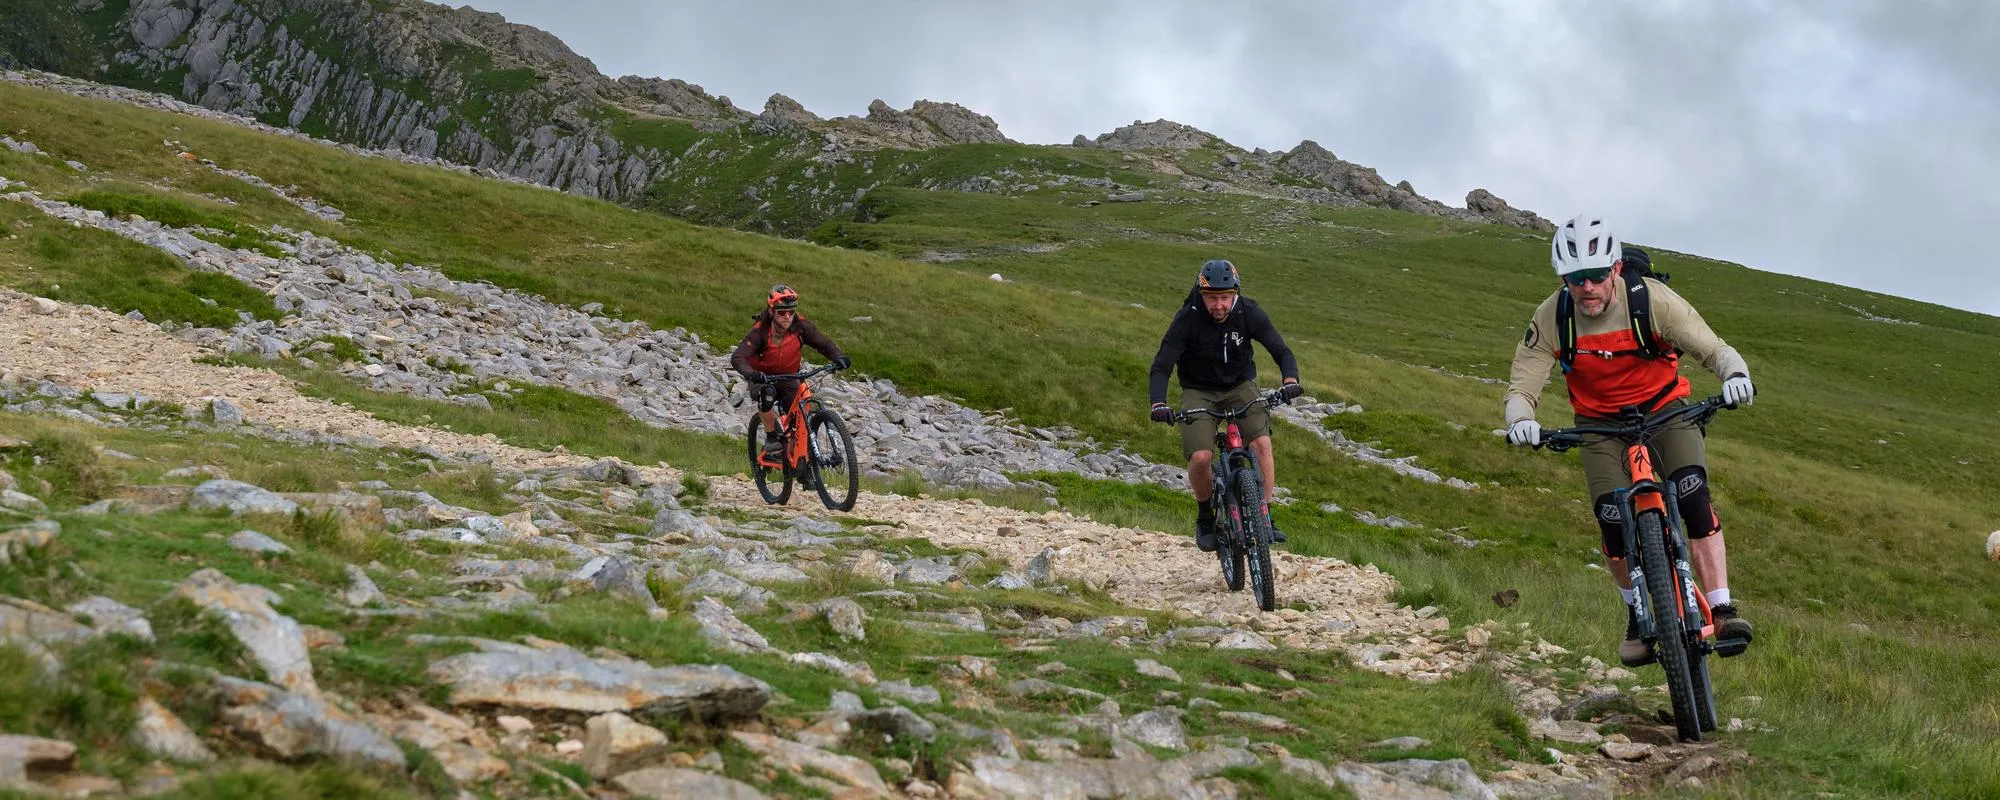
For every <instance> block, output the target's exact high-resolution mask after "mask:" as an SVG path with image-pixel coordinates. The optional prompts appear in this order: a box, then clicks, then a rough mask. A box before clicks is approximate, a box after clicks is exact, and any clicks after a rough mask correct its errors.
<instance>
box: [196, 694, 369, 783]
mask: <svg viewBox="0 0 2000 800" xmlns="http://www.w3.org/2000/svg"><path fill="white" fill-rule="evenodd" d="M212 686H213V690H214V692H215V695H216V697H217V699H218V700H219V702H220V703H221V705H222V706H223V710H222V713H221V714H220V715H219V721H220V722H221V723H222V724H223V725H225V726H228V727H229V729H230V730H231V731H233V732H234V733H235V735H236V736H237V737H238V738H239V739H241V740H242V741H245V742H248V743H250V744H251V745H253V746H255V747H256V748H257V749H258V750H259V751H261V752H262V753H263V754H264V755H266V756H269V757H271V758H275V759H278V760H280V761H300V760H303V759H306V758H308V757H310V756H334V757H348V758H356V759H360V760H363V761H371V762H375V763H379V764H385V765H388V766H392V767H396V768H398V769H401V768H403V767H405V766H407V764H406V763H405V761H404V757H403V751H402V749H401V748H399V747H397V746H396V744H395V743H394V742H392V741H390V740H389V737H387V736H384V735H382V732H381V731H378V730H376V729H375V728H374V727H373V726H371V725H369V724H368V723H367V722H365V721H363V720H361V719H358V718H356V717H354V716H353V715H351V714H348V713H347V712H345V711H342V710H340V709H339V708H338V707H335V706H332V705H328V704H327V703H326V702H325V701H322V700H321V699H319V698H318V697H317V696H314V695H310V694H305V693H301V692H288V691H285V690H284V689H280V688H278V687H276V686H272V685H270V684H267V683H258V682H256V681H247V680H243V679H241V678H232V677H229V676H226V675H224V676H217V677H216V678H215V681H214V683H213V684H212Z"/></svg>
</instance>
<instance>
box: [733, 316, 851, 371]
mask: <svg viewBox="0 0 2000 800" xmlns="http://www.w3.org/2000/svg"><path fill="white" fill-rule="evenodd" d="M756 319H757V322H756V324H754V325H751V326H750V332H749V333H746V334H744V335H743V341H740V342H737V343H736V352H734V353H731V354H730V355H729V366H730V367H732V368H734V369H735V370H736V371H737V372H738V373H740V374H742V375H743V376H744V377H746V378H747V377H749V376H750V373H752V372H762V373H764V374H766V375H785V374H789V373H794V372H798V371H799V355H800V353H801V347H800V345H809V346H811V347H812V349H814V350H818V351H819V352H820V354H821V355H824V356H826V357H827V358H828V359H829V360H838V359H840V358H842V357H843V356H842V355H841V352H840V346H839V345H836V344H834V343H833V340H832V339H829V338H827V337H826V334H824V333H820V332H819V326H818V325H814V324H812V321H811V320H808V319H806V318H805V316H804V315H800V316H798V317H796V318H794V319H793V320H792V327H791V330H788V331H786V332H784V333H778V332H777V331H776V330H775V329H773V327H772V325H771V312H769V311H765V312H764V313H762V314H758V315H757V317H756Z"/></svg>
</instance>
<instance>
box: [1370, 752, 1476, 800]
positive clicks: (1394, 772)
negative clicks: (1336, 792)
mask: <svg viewBox="0 0 2000 800" xmlns="http://www.w3.org/2000/svg"><path fill="white" fill-rule="evenodd" d="M1333 776H1334V779H1335V780H1337V781H1339V782H1340V784H1341V785H1342V786H1345V787H1347V790H1348V791H1349V792H1352V793H1354V796H1356V797H1384V798H1426V799H1427V798H1448V799H1449V800H1495V798H1494V794H1493V790H1492V789H1490V788H1488V787H1487V786H1486V783H1485V782H1484V781H1482V780H1480V779H1479V773H1477V772H1474V771H1473V770H1472V765H1471V764H1468V763H1466V761H1465V759H1462V758H1454V759H1452V760H1450V761H1426V760H1423V759H1409V760H1405V761H1390V762H1382V763H1376V764H1358V763H1345V764H1340V765H1338V766H1336V767H1334V768H1333Z"/></svg>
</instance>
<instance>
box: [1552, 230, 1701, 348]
mask: <svg viewBox="0 0 2000 800" xmlns="http://www.w3.org/2000/svg"><path fill="white" fill-rule="evenodd" d="M1622 259H1623V260H1622V261H1621V262H1620V266H1619V268H1618V274H1619V276H1620V277H1623V278H1624V279H1625V310H1626V311H1627V312H1628V313H1629V314H1630V315H1631V323H1630V324H1631V326H1632V338H1634V339H1637V340H1638V341H1639V348H1638V349H1637V350H1630V351H1624V352H1618V353H1601V354H1600V355H1605V356H1607V357H1609V356H1618V355H1630V354H1636V355H1638V356H1639V357H1640V358H1644V359H1648V360H1651V359H1655V358H1662V357H1665V356H1670V355H1673V356H1677V355H1680V351H1679V350H1677V349H1674V348H1673V347H1671V346H1668V345H1667V344H1666V343H1665V342H1663V341H1661V339H1660V334H1659V332H1658V331H1655V330H1654V329H1653V301H1652V297H1651V295H1650V294H1648V293H1647V291H1646V282H1645V280H1644V279H1645V278H1652V279H1653V280H1656V281H1659V282H1661V283H1666V282H1667V281H1669V280H1671V279H1672V278H1673V276H1672V275H1668V274H1667V273H1664V272H1654V271H1653V257H1652V256H1651V255H1650V254H1648V253H1647V252H1646V251H1644V250H1641V249H1639V248H1637V247H1631V246H1627V247H1626V248H1625V250H1624V253H1623V256H1622ZM1556 334H1557V337H1558V338H1557V347H1558V350H1557V356H1556V357H1557V360H1559V361H1560V362H1561V363H1562V371H1563V374H1564V375H1568V374H1569V371H1570V367H1571V366H1572V365H1573V364H1574V363H1575V361H1576V308H1575V305H1574V304H1573V302H1572V301H1571V300H1570V298H1569V292H1567V291H1564V292H1558V293H1557V294H1556Z"/></svg>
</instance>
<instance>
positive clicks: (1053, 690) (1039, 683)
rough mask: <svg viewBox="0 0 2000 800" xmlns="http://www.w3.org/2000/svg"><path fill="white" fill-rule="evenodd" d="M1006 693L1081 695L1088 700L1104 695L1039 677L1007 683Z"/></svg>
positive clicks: (1038, 695)
mask: <svg viewBox="0 0 2000 800" xmlns="http://www.w3.org/2000/svg"><path fill="white" fill-rule="evenodd" d="M1007 693H1008V694H1011V695H1014V696H1016V697H1059V696H1064V695H1069V696H1074V697H1082V698H1085V699H1088V700H1103V699H1104V695H1101V694H1098V693H1096V692H1093V691H1091V690H1089V689H1079V688H1076V687H1074V686H1063V685H1062V684H1058V683H1050V682H1048V681H1045V680H1042V679H1041V678H1022V679H1020V680H1018V681H1014V682H1013V683H1010V684H1007Z"/></svg>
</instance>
